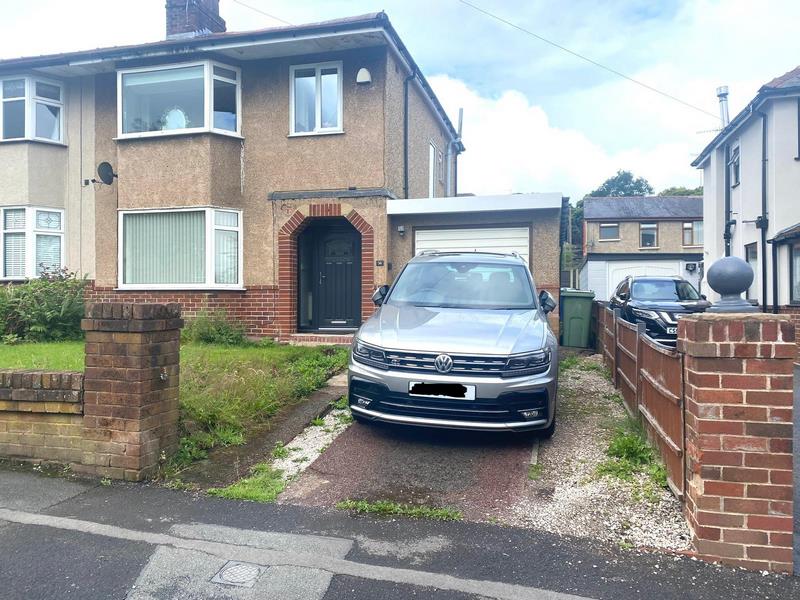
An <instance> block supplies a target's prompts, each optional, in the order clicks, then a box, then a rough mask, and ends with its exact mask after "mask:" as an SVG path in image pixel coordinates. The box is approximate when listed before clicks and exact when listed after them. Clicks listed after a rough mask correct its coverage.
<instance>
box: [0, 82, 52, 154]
mask: <svg viewBox="0 0 800 600" xmlns="http://www.w3.org/2000/svg"><path fill="white" fill-rule="evenodd" d="M17 79H22V80H23V81H24V82H25V94H24V95H23V96H22V97H20V98H8V99H6V98H4V97H3V82H4V81H13V80H17ZM37 81H38V82H41V83H46V84H48V85H53V86H56V87H57V88H58V89H59V97H60V98H61V100H53V99H52V98H42V97H41V96H37V95H36V82H37ZM64 93H65V89H64V84H63V83H61V82H60V81H57V80H55V79H49V78H47V77H38V76H37V77H33V76H30V75H6V76H3V77H0V143H3V142H19V141H34V142H43V143H45V144H56V145H59V146H64V145H65V143H64V112H65V110H66V108H65V105H66V102H65V98H64ZM20 100H22V101H24V103H25V135H24V136H23V137H16V138H8V139H3V138H2V135H3V110H2V105H3V104H5V103H6V102H14V101H17V102H19V101H20ZM37 104H47V105H50V106H57V107H58V108H59V109H60V110H59V112H58V117H59V123H58V134H59V137H58V139H57V140H52V139H50V138H42V137H36V105H37Z"/></svg>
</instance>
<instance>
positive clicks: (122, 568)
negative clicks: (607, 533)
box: [0, 470, 800, 600]
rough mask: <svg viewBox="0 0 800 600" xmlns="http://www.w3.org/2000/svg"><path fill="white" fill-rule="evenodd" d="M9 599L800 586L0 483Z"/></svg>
mask: <svg viewBox="0 0 800 600" xmlns="http://www.w3.org/2000/svg"><path fill="white" fill-rule="evenodd" d="M0 549H2V559H3V568H2V569H0V597H2V598H3V599H4V600H17V599H20V600H22V599H25V600H38V599H45V598H47V599H49V598H80V599H81V600H84V599H85V600H100V599H102V600H108V599H113V598H120V599H122V598H128V599H135V600H142V599H159V600H165V599H172V598H180V599H195V598H198V599H199V598H226V599H238V598H242V599H249V598H281V599H292V598H303V599H313V598H323V599H325V600H330V599H333V598H336V599H340V598H347V599H363V600H366V599H369V600H381V599H386V600H394V599H400V598H414V597H419V598H431V599H433V600H439V599H447V600H450V599H458V600H462V599H476V598H507V599H517V598H532V599H548V600H569V599H574V598H600V599H606V598H608V599H611V598H615V599H623V600H624V599H628V598H682V599H683V598H697V599H713V600H718V598H720V597H725V598H726V599H736V598H784V599H785V598H796V597H800V579H796V578H790V577H784V576H772V575H770V576H762V575H761V574H759V573H749V572H744V571H740V570H732V569H728V568H724V567H718V566H714V565H708V564H704V563H701V562H699V561H694V560H691V559H689V558H686V557H681V556H669V555H663V554H647V553H637V552H630V551H622V550H619V549H617V548H612V547H603V546H598V545H593V544H591V543H589V542H587V541H586V540H578V539H573V538H564V537H558V536H554V535H551V534H545V533H541V532H536V531H530V530H522V529H516V528H510V527H498V526H494V525H487V524H480V523H468V522H451V523H442V522H430V521H409V520H401V519H398V520H381V519H371V518H365V517H353V516H351V515H349V514H347V513H342V512H340V511H335V510H330V509H320V508H313V507H299V506H286V505H283V506H282V505H264V504H254V503H245V502H235V501H227V500H222V499H217V498H208V497H205V496H202V495H195V494H187V493H183V492H177V491H172V490H167V489H163V488H158V487H154V486H147V485H132V484H113V485H111V486H101V485H97V484H96V483H92V482H88V483H82V482H76V481H67V480H63V479H58V478H43V477H41V476H39V475H36V474H33V473H21V472H12V471H4V470H0Z"/></svg>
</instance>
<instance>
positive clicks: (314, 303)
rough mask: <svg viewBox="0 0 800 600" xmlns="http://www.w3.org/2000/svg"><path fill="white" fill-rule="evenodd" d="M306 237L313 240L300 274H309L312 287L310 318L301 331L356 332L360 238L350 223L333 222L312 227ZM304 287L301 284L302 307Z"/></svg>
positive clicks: (359, 282) (308, 246)
mask: <svg viewBox="0 0 800 600" xmlns="http://www.w3.org/2000/svg"><path fill="white" fill-rule="evenodd" d="M303 236H304V237H305V236H309V237H310V239H307V246H306V247H307V248H308V250H309V251H308V252H307V253H306V254H305V260H307V261H308V263H310V264H308V263H307V264H306V265H301V269H300V271H301V273H302V272H305V273H307V276H306V281H307V282H308V284H310V285H309V286H308V287H309V288H310V290H309V291H310V292H311V298H310V302H309V303H310V307H309V308H310V310H308V313H310V317H311V318H310V320H309V321H306V322H305V324H304V323H302V321H301V323H300V325H301V327H303V325H305V327H303V328H305V329H355V328H356V327H358V326H359V325H360V324H361V319H360V315H361V294H360V290H361V236H360V235H359V233H358V232H357V231H356V230H355V229H354V228H353V227H352V226H351V225H350V224H349V223H344V224H341V225H340V224H339V223H336V222H333V223H331V222H330V221H325V222H321V223H320V224H319V225H316V226H311V227H309V229H308V230H307V231H305V232H303ZM301 260H302V258H301ZM303 287H304V286H303V285H302V283H301V286H300V288H301V302H300V305H302V304H304V302H303V301H302V300H303V296H302V288H303ZM307 301H308V300H307ZM302 310H303V308H302V306H301V312H302Z"/></svg>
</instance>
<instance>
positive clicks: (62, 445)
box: [0, 371, 83, 463]
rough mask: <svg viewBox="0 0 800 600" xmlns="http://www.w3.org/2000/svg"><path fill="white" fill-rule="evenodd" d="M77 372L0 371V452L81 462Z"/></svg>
mask: <svg viewBox="0 0 800 600" xmlns="http://www.w3.org/2000/svg"><path fill="white" fill-rule="evenodd" d="M82 413H83V374H82V373H71V372H70V373H56V372H41V371H23V372H20V371H0V456H14V457H19V458H25V459H40V460H53V461H57V462H62V463H71V462H76V461H80V460H81V456H82V449H81V442H82V439H83V438H82V432H83V417H82V416H81V415H82Z"/></svg>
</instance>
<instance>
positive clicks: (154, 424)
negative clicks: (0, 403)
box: [74, 302, 183, 481]
mask: <svg viewBox="0 0 800 600" xmlns="http://www.w3.org/2000/svg"><path fill="white" fill-rule="evenodd" d="M180 315H181V310H180V305H179V304H131V303H121V302H117V303H105V304H90V305H88V306H87V307H86V318H85V319H84V320H83V322H82V327H83V329H84V331H86V370H85V373H84V413H83V414H84V417H83V457H82V461H81V464H80V465H75V466H74V467H75V470H77V471H82V472H84V473H90V474H94V475H100V476H103V477H111V478H114V479H126V480H129V481H138V480H140V479H143V478H145V477H148V476H150V475H152V474H153V473H154V472H155V471H156V469H157V468H158V464H159V459H160V458H161V456H162V453H164V454H165V455H166V454H169V453H171V452H173V451H175V449H176V448H177V443H178V380H179V361H180V358H179V352H180V329H181V327H182V326H183V321H182V320H181V318H180Z"/></svg>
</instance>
